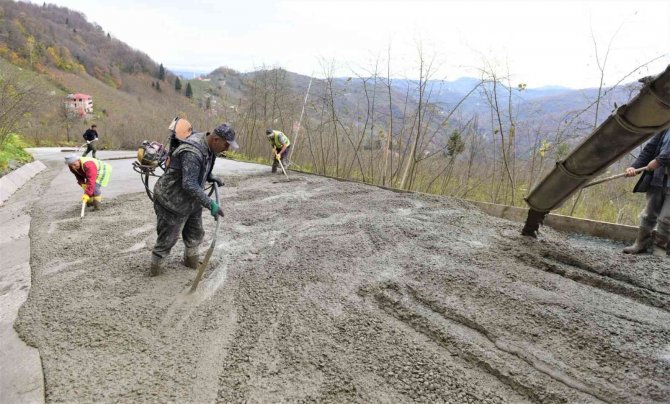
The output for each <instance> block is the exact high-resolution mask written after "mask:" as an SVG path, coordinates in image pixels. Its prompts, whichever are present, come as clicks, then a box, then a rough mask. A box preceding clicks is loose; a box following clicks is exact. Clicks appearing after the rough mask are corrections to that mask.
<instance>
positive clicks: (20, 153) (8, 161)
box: [0, 133, 33, 175]
mask: <svg viewBox="0 0 670 404" xmlns="http://www.w3.org/2000/svg"><path fill="white" fill-rule="evenodd" d="M26 146H27V145H26V143H25V142H24V141H23V139H21V137H20V136H19V135H16V134H14V133H11V134H10V135H9V136H7V138H6V139H5V141H4V142H3V143H2V144H0V175H5V174H6V173H7V172H9V171H11V170H13V169H15V168H17V167H19V166H21V165H23V164H25V163H29V162H31V161H33V156H31V155H30V153H28V152H27V151H25V150H23V148H24V147H26Z"/></svg>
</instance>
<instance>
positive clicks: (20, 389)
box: [0, 148, 269, 404]
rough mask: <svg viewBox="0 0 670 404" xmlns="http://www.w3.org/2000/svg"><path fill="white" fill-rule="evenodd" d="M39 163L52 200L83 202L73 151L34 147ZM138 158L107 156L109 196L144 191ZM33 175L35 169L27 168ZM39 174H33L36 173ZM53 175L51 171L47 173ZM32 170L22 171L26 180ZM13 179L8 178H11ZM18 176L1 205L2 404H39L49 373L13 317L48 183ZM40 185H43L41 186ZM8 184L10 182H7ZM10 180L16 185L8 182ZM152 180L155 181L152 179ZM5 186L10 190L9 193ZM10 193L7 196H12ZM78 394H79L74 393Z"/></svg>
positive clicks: (231, 167) (234, 170)
mask: <svg viewBox="0 0 670 404" xmlns="http://www.w3.org/2000/svg"><path fill="white" fill-rule="evenodd" d="M29 151H30V152H31V153H32V154H33V156H34V157H35V159H36V160H37V162H36V163H35V164H34V165H35V166H39V165H40V164H42V163H40V162H41V161H43V162H45V163H46V164H49V166H50V171H52V174H51V175H50V176H51V177H53V172H57V175H56V177H55V178H53V180H52V182H51V184H50V186H49V190H50V191H51V192H50V195H49V204H51V205H52V206H53V205H56V204H71V205H72V206H75V205H78V204H79V202H78V201H79V197H80V196H81V190H80V189H78V188H77V187H76V186H75V180H74V177H73V176H72V174H71V173H70V172H69V170H68V168H67V166H65V164H63V159H64V157H65V156H66V155H68V154H70V152H61V149H60V148H33V149H29ZM133 155H134V152H133V151H99V152H98V157H99V158H101V159H107V158H119V157H124V156H133ZM132 161H133V159H132V158H131V159H127V160H111V161H108V162H109V163H110V164H111V165H112V167H113V178H114V180H113V184H114V185H113V186H112V187H109V188H107V189H105V190H104V191H105V192H104V196H105V198H113V197H115V196H118V195H123V194H128V193H136V192H142V191H143V190H144V187H143V186H142V184H141V183H140V181H139V175H138V174H137V173H135V172H134V171H133V170H132V166H131V163H132ZM25 168H27V167H24V168H22V169H21V170H22V171H30V173H31V174H32V173H33V171H37V170H38V169H35V170H33V171H31V170H24V169H25ZM268 170H269V169H268V168H267V167H265V166H260V165H255V164H247V163H235V162H232V161H230V160H222V159H219V160H217V163H216V166H215V171H214V172H215V173H217V174H221V175H248V174H254V173H260V172H267V171H268ZM33 175H34V174H33ZM47 175H49V174H47ZM27 176H28V175H27V174H24V175H20V176H19V177H20V178H19V179H24V178H23V177H27ZM7 179H8V178H6V177H5V178H4V180H7ZM15 182H16V181H15V180H12V181H10V182H9V183H8V184H5V183H4V182H3V183H2V189H0V191H2V192H1V194H2V200H3V201H4V200H7V202H6V203H4V204H0V229H1V231H0V256H1V257H2V267H0V404H4V403H13V404H16V403H40V402H44V375H43V374H42V363H41V359H40V356H39V352H38V350H37V349H34V348H31V347H29V346H27V345H26V344H25V342H23V341H21V339H20V338H19V336H18V335H17V334H16V332H15V331H14V327H13V325H14V321H15V320H16V317H17V315H18V310H19V308H20V307H21V305H22V304H23V303H24V302H25V300H26V298H27V297H28V293H29V291H30V286H31V268H30V238H29V232H30V223H31V217H30V210H31V207H33V203H34V202H35V201H37V200H41V199H43V198H44V184H40V181H37V180H34V181H32V182H31V181H30V180H28V182H27V183H24V182H22V184H24V185H22V186H21V187H19V190H18V191H17V186H16V185H15V184H14V183H15ZM37 184H39V185H37ZM6 185H7V186H6ZM9 185H11V187H10V186H9ZM152 185H153V181H152ZM5 191H6V192H5ZM7 198H8V199H7ZM73 398H74V397H73Z"/></svg>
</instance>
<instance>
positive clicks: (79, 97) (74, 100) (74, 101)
mask: <svg viewBox="0 0 670 404" xmlns="http://www.w3.org/2000/svg"><path fill="white" fill-rule="evenodd" d="M63 102H64V103H65V107H66V108H68V109H71V110H72V111H74V112H75V113H76V114H77V115H79V116H81V117H83V116H86V114H88V113H91V112H93V97H91V96H90V95H88V94H82V93H75V94H68V95H66V96H65V99H64V100H63Z"/></svg>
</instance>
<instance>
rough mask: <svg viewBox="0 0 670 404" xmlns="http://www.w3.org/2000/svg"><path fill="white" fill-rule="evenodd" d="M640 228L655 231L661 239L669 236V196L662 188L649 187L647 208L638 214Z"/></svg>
mask: <svg viewBox="0 0 670 404" xmlns="http://www.w3.org/2000/svg"><path fill="white" fill-rule="evenodd" d="M640 227H642V228H644V229H647V230H653V229H654V227H656V231H657V232H658V234H660V235H661V236H663V237H668V236H670V194H666V195H664V194H663V188H661V187H650V188H649V190H648V191H647V206H646V207H645V208H644V211H642V214H640Z"/></svg>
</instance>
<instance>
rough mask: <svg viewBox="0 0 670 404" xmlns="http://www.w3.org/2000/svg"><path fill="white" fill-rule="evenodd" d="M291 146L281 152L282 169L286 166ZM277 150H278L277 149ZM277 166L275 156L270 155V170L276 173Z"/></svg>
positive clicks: (277, 162)
mask: <svg viewBox="0 0 670 404" xmlns="http://www.w3.org/2000/svg"><path fill="white" fill-rule="evenodd" d="M292 146H293V145H291V146H288V147H287V148H286V150H284V153H282V154H281V163H282V164H283V165H284V169H286V168H287V167H288V155H289V153H291V147H292ZM277 151H279V150H277ZM277 167H279V161H277V157H275V156H274V154H273V155H272V172H273V173H276V172H277Z"/></svg>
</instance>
